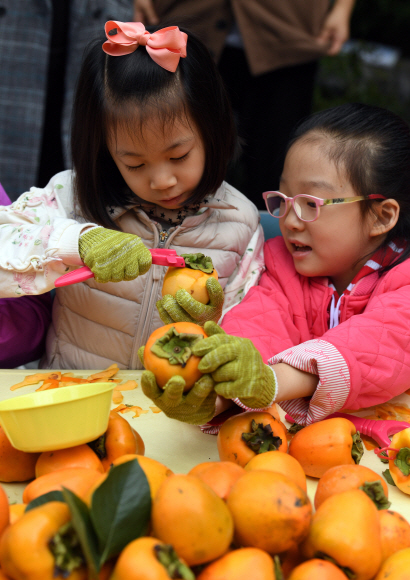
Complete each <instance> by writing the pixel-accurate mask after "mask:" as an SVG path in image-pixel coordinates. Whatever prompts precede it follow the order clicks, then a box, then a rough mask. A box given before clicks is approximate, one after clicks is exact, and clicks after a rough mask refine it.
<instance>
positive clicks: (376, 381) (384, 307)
mask: <svg viewBox="0 0 410 580" xmlns="http://www.w3.org/2000/svg"><path fill="white" fill-rule="evenodd" d="M400 270H401V272H400ZM406 271H407V273H408V276H406V275H405V277H407V278H408V280H407V283H406V284H405V285H402V286H401V287H400V284H401V283H402V282H403V280H402V282H400V278H403V276H402V274H405V273H406ZM404 281H405V280H404ZM409 305H410V267H409V266H407V264H406V263H404V264H402V265H400V266H398V267H397V268H395V269H394V270H393V271H391V272H389V273H388V274H387V275H386V276H385V278H384V279H382V280H381V281H380V283H379V285H378V287H377V289H376V290H375V291H374V293H373V296H372V297H371V299H370V300H369V303H368V305H367V308H366V310H365V311H364V312H363V313H362V314H358V315H356V316H352V317H351V318H349V319H348V320H347V321H345V322H343V323H342V324H340V325H339V326H337V327H336V328H333V329H332V330H329V331H327V332H326V333H325V334H324V336H323V339H324V340H326V341H327V342H329V343H331V344H333V345H334V346H335V348H336V349H337V350H338V351H339V352H340V354H341V355H342V357H343V358H344V360H345V361H346V363H347V366H348V368H349V372H350V391H349V395H348V397H347V400H346V402H345V405H344V407H345V408H347V409H360V408H363V407H370V406H373V405H377V404H380V403H383V402H386V401H388V400H390V399H391V398H393V397H395V396H397V395H400V394H402V393H403V392H404V391H406V390H407V389H408V388H409V386H410V309H409Z"/></svg>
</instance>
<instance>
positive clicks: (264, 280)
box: [221, 239, 313, 363]
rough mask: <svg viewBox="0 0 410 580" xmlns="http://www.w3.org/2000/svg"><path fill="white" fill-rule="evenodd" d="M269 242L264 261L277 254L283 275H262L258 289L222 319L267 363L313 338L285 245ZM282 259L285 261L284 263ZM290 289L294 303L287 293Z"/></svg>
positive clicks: (298, 284) (233, 333)
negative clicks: (247, 339)
mask: <svg viewBox="0 0 410 580" xmlns="http://www.w3.org/2000/svg"><path fill="white" fill-rule="evenodd" d="M272 242H276V239H275V240H270V241H269V242H268V243H267V244H265V250H264V251H265V260H266V262H267V266H268V267H269V261H270V255H271V254H272V252H274V253H275V261H277V262H279V267H280V276H276V275H275V271H274V270H272V269H270V270H269V269H268V270H267V271H266V272H264V273H263V274H262V277H261V279H260V282H259V286H255V287H253V288H251V289H250V290H249V292H248V294H247V295H246V296H245V298H244V299H243V300H242V302H241V303H240V304H238V305H237V306H235V307H234V308H233V309H232V310H230V311H229V312H228V313H227V314H226V315H225V316H224V318H223V320H222V323H221V326H222V328H223V329H224V330H225V332H227V333H228V334H232V335H234V336H243V337H246V338H250V339H251V340H252V342H253V344H254V345H255V346H256V348H257V349H258V350H259V352H260V353H261V355H262V358H263V360H264V362H265V363H267V362H268V360H269V359H270V358H271V357H272V356H273V355H275V354H277V353H279V352H282V351H283V350H285V349H287V348H289V347H291V346H294V345H295V344H300V343H301V342H304V341H305V340H310V339H311V338H313V337H312V335H311V333H310V331H309V328H308V324H307V320H306V315H305V312H304V310H305V308H304V298H303V289H302V287H301V285H300V282H299V277H298V275H297V274H296V272H295V271H294V269H293V270H292V268H289V266H288V260H286V257H287V256H286V254H285V252H287V250H286V248H285V247H284V244H281V243H280V242H279V243H277V244H275V246H274V248H273V249H272V247H271V246H272ZM281 256H283V258H284V260H283V261H282V260H281ZM289 288H291V292H292V300H289V298H288V296H287V292H288V291H289Z"/></svg>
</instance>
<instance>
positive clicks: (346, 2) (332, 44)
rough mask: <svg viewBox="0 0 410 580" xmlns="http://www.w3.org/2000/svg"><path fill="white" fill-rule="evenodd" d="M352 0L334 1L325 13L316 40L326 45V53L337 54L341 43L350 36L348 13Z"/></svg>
mask: <svg viewBox="0 0 410 580" xmlns="http://www.w3.org/2000/svg"><path fill="white" fill-rule="evenodd" d="M353 4H354V1H353V0H339V1H337V2H335V4H334V6H333V8H332V10H331V11H330V12H329V14H328V15H327V17H326V19H325V21H324V24H323V27H322V30H321V32H320V35H319V36H318V38H317V40H318V42H319V43H320V44H322V45H324V46H327V51H326V54H328V55H329V56H334V55H336V54H338V53H339V52H340V50H341V48H342V46H343V44H344V43H345V42H346V40H348V38H349V36H350V15H351V12H352V9H353Z"/></svg>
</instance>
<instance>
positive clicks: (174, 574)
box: [154, 544, 195, 580]
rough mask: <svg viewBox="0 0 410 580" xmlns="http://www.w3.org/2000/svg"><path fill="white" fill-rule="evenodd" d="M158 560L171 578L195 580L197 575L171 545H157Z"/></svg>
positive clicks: (155, 548)
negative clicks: (182, 560)
mask: <svg viewBox="0 0 410 580" xmlns="http://www.w3.org/2000/svg"><path fill="white" fill-rule="evenodd" d="M154 551H155V555H156V557H157V560H158V561H159V562H160V563H161V564H162V565H163V566H164V568H165V570H166V571H167V573H168V576H169V577H170V578H182V579H183V580H195V575H194V573H193V572H192V570H191V569H190V568H188V566H187V565H186V564H184V563H183V562H181V560H180V559H179V558H178V556H177V553H176V552H175V550H174V548H173V547H172V546H171V545H169V544H157V545H156V546H154Z"/></svg>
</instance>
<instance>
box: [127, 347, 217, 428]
mask: <svg viewBox="0 0 410 580" xmlns="http://www.w3.org/2000/svg"><path fill="white" fill-rule="evenodd" d="M138 354H140V353H138ZM141 387H142V391H143V393H144V395H146V396H147V397H148V398H149V399H151V400H152V401H153V402H154V403H155V404H156V405H157V407H159V408H160V409H161V411H164V413H165V415H167V417H170V418H171V419H177V420H178V421H183V422H184V423H190V424H191V425H203V424H204V423H207V422H208V421H210V420H211V419H212V417H213V416H214V415H215V402H216V393H215V391H214V381H213V380H212V377H211V375H203V376H202V377H201V378H200V379H199V380H198V381H197V382H196V383H195V385H194V386H193V387H192V389H191V390H190V391H188V393H187V394H186V395H184V387H185V381H184V379H183V378H182V377H180V376H178V375H176V376H174V377H172V378H171V379H169V381H168V382H167V384H166V385H165V387H164V388H163V389H160V388H159V387H158V385H157V383H156V380H155V375H154V373H152V372H150V371H144V372H143V373H142V377H141Z"/></svg>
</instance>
